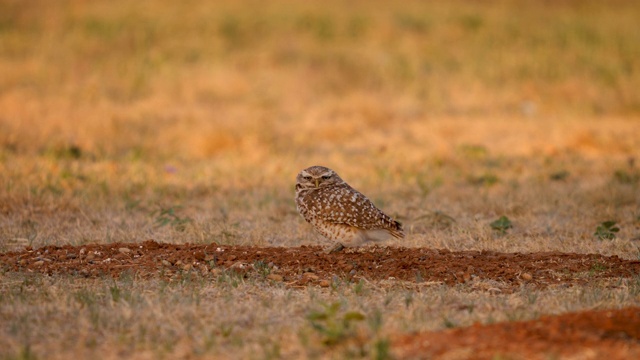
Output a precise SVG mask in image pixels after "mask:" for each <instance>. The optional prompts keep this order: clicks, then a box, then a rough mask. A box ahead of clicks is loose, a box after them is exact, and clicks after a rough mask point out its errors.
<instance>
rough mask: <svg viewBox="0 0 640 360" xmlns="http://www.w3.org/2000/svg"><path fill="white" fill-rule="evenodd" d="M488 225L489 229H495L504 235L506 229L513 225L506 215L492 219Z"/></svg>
mask: <svg viewBox="0 0 640 360" xmlns="http://www.w3.org/2000/svg"><path fill="white" fill-rule="evenodd" d="M489 226H490V227H491V229H493V230H495V231H497V232H498V233H499V234H500V235H504V234H505V233H506V232H507V230H509V229H511V228H512V227H513V224H512V223H511V220H509V218H508V217H506V216H504V215H503V216H500V217H499V218H498V219H497V220H495V221H492V222H491V223H490V224H489Z"/></svg>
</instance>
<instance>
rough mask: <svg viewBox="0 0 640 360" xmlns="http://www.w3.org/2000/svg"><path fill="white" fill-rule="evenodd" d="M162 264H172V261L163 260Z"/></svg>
mask: <svg viewBox="0 0 640 360" xmlns="http://www.w3.org/2000/svg"><path fill="white" fill-rule="evenodd" d="M162 265H164V266H171V263H170V262H169V261H168V260H162Z"/></svg>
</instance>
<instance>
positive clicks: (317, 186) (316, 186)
mask: <svg viewBox="0 0 640 360" xmlns="http://www.w3.org/2000/svg"><path fill="white" fill-rule="evenodd" d="M318 181H319V180H318V179H316V188H317V187H318Z"/></svg>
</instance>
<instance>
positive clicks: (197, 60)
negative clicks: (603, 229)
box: [0, 0, 640, 252]
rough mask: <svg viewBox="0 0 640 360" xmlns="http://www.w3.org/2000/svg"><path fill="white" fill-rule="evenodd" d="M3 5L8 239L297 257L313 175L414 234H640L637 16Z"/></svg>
mask: <svg viewBox="0 0 640 360" xmlns="http://www.w3.org/2000/svg"><path fill="white" fill-rule="evenodd" d="M0 4H1V7H2V11H0V172H1V173H2V176H1V177H0V186H1V188H0V213H2V214H3V216H2V222H3V224H2V225H3V226H2V234H1V236H2V237H3V238H7V239H29V241H30V242H31V243H33V244H36V245H37V244H43V243H49V242H72V243H82V242H87V241H115V240H122V241H126V240H143V239H144V238H145V237H155V238H158V240H165V241H194V239H196V240H197V241H236V242H248V243H265V242H266V243H272V244H297V243H300V241H306V240H302V239H308V238H309V236H310V234H311V233H310V231H309V230H310V229H309V228H306V227H301V225H302V222H301V221H300V219H299V218H298V217H297V214H296V213H295V208H294V206H293V202H292V196H293V195H292V192H293V190H292V188H293V181H294V178H295V174H296V173H297V172H298V171H299V170H300V169H301V168H304V167H306V166H309V165H315V164H324V165H327V166H330V167H332V168H334V169H335V170H337V171H338V172H339V173H340V174H341V175H342V176H343V178H345V179H347V181H349V182H350V183H352V184H353V185H355V186H356V187H359V188H360V189H362V191H363V192H364V193H366V194H367V195H369V196H370V197H372V199H373V200H374V201H375V202H376V203H378V204H379V205H381V206H383V207H385V208H386V209H387V210H388V211H389V212H391V213H393V214H395V215H397V216H399V217H400V218H401V219H402V220H403V221H405V222H407V223H408V225H409V226H414V225H415V226H414V227H413V229H414V232H415V234H422V235H424V234H425V233H428V232H430V231H433V230H431V229H432V228H433V227H434V226H433V225H434V224H432V223H427V224H422V225H420V224H418V223H413V222H414V220H415V219H419V218H424V216H425V215H424V214H425V213H426V212H428V211H432V210H439V211H445V212H446V213H447V214H449V215H451V216H452V217H453V218H455V219H457V220H458V224H459V225H460V227H461V230H460V231H461V232H458V233H455V234H453V235H452V234H450V233H449V234H448V235H446V237H443V234H439V233H433V234H432V235H433V236H434V238H435V237H438V238H440V239H443V238H445V239H446V238H448V239H449V240H451V238H456V237H457V238H463V239H467V240H468V241H470V242H473V238H474V237H476V236H477V234H473V230H469V229H474V228H473V226H474V225H473V224H475V222H477V221H479V220H481V221H484V220H485V219H489V218H492V217H494V216H496V215H499V214H504V213H508V214H510V215H511V216H512V217H513V216H514V215H515V216H520V221H521V222H520V225H521V227H520V228H521V229H523V230H522V231H523V232H527V231H529V232H531V231H533V232H534V233H535V234H536V236H545V237H551V238H553V237H554V236H558V235H557V233H556V232H555V231H560V232H561V233H562V234H564V235H566V236H567V237H568V238H573V239H581V238H584V237H588V236H590V235H591V233H592V232H593V228H594V226H595V225H596V224H599V223H600V222H602V221H605V220H608V219H609V218H610V217H611V218H615V219H617V220H618V221H620V222H624V223H625V224H627V225H631V226H625V227H624V228H623V231H622V232H621V235H623V237H626V238H627V239H629V238H633V237H634V236H635V234H636V229H637V223H638V221H639V220H638V218H637V216H638V210H637V208H638V202H639V200H638V198H637V189H638V181H639V180H638V178H639V176H640V175H638V171H637V168H636V167H635V159H636V158H637V156H638V155H639V152H640V150H639V148H640V145H639V144H638V135H637V134H640V122H638V118H639V115H640V92H638V91H637V84H640V72H639V69H640V32H638V30H637V28H638V27H637V19H639V18H640V7H639V6H637V3H636V2H635V1H614V2H607V3H604V2H600V1H544V2H540V1H506V0H505V1H477V2H476V1H474V2H472V1H450V2H423V1H407V2H403V3H402V4H390V3H387V2H384V1H373V2H371V1H350V2H346V1H329V2H322V3H314V2H297V1H274V2H269V3H264V2H258V1H238V2H200V1H180V2H174V1H137V2H130V1H80V0H76V1H44V0H43V1H2V2H1V3H0ZM541 194H543V195H541ZM567 194H569V195H567ZM558 203H561V204H560V205H558ZM171 209H173V210H172V211H173V212H171V211H169V210H171ZM178 209H181V210H178ZM170 213H172V214H177V215H175V216H177V217H178V219H177V220H176V219H175V218H172V217H171V216H173V215H167V214H170ZM163 214H164V215H163ZM541 214H542V215H541ZM163 216H165V217H166V216H169V217H170V218H171V219H173V220H175V222H174V223H173V224H182V225H184V224H185V223H189V224H191V225H190V226H191V227H192V228H194V229H196V230H194V232H193V233H189V234H188V235H187V236H183V234H181V233H167V234H165V235H162V231H163V230H164V229H165V228H166V227H163V228H161V229H158V227H157V223H158V222H160V223H161V224H162V223H165V224H166V221H165V222H163V221H162V217H163ZM158 219H160V220H158ZM465 219H466V222H465ZM165 220H166V219H165ZM180 220H185V222H180ZM577 220H579V221H586V224H579V225H578V227H574V226H576V225H575V222H576V221H577ZM154 224H156V226H155V227H154ZM182 225H180V226H179V227H180V228H183V230H184V226H182ZM299 226H300V228H299ZM532 229H534V230H532ZM549 229H556V230H553V231H552V230H549ZM558 229H560V230H558ZM469 231H471V233H472V234H471V235H469ZM274 233H277V235H274ZM225 234H226V235H225ZM436 235H437V236H436ZM520 235H522V234H520ZM564 235H563V236H564ZM274 236H275V238H273V237H274ZM269 237H271V238H269ZM230 238H231V240H229V239H230ZM416 239H417V240H416V244H422V245H425V244H429V243H425V239H424V238H421V237H416ZM316 240H317V239H312V241H316ZM537 240H539V239H538V238H537V237H536V238H535V239H534V240H533V241H537ZM556 240H557V239H555V240H554V241H556ZM440 241H444V240H440ZM576 241H582V240H576ZM463 242H464V241H463ZM545 244H546V243H545ZM431 245H438V246H443V244H442V243H441V242H440V243H435V244H433V243H431ZM444 245H445V246H446V244H444ZM452 246H454V247H455V246H457V245H452ZM469 246H471V247H473V246H472V245H469V244H467V245H460V247H462V248H466V247H469ZM625 246H630V245H628V244H627V245H625ZM525 248H526V245H525ZM623 248H624V249H628V247H623ZM512 249H513V248H512ZM517 249H519V248H517ZM616 251H623V252H624V251H627V250H620V249H618V250H616Z"/></svg>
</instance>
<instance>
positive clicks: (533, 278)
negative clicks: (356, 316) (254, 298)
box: [0, 240, 640, 292]
mask: <svg viewBox="0 0 640 360" xmlns="http://www.w3.org/2000/svg"><path fill="white" fill-rule="evenodd" d="M0 264H2V266H3V267H4V268H5V270H10V271H25V272H38V273H45V274H72V275H79V276H86V277H97V276H105V275H109V276H113V277H117V276H120V274H122V273H123V272H125V271H126V272H128V273H130V274H134V275H135V276H141V277H150V276H168V277H174V276H180V275H184V274H185V273H197V274H200V275H204V276H211V275H215V274H218V273H219V272H220V271H223V270H226V269H230V270H232V271H236V272H240V273H241V274H244V275H245V276H252V275H262V276H265V277H267V276H268V278H269V279H271V280H275V281H284V282H285V283H287V284H288V285H290V286H306V285H315V284H317V285H321V286H328V285H329V284H330V283H331V282H332V281H334V280H336V279H339V280H341V281H353V280H358V279H360V278H364V279H367V280H388V279H391V280H401V281H405V282H412V283H428V284H431V283H439V282H441V283H445V284H449V285H451V284H455V283H465V282H470V283H474V284H477V283H479V282H481V281H482V280H495V281H497V282H498V283H497V284H498V285H496V286H500V287H501V289H498V290H497V291H502V292H505V291H507V292H508V291H512V290H514V289H517V288H519V287H520V286H522V285H528V286H533V287H545V286H547V285H550V284H558V283H567V284H576V283H586V282H587V281H593V280H596V279H603V278H618V277H631V276H634V275H636V274H639V273H640V261H629V260H623V259H620V258H619V257H617V256H612V257H607V256H601V255H580V254H562V253H532V254H519V253H496V252H490V251H463V252H451V251H447V250H432V249H424V248H402V247H377V246H372V247H364V248H359V249H347V250H345V251H343V252H341V253H335V254H325V253H324V252H323V250H322V249H321V248H320V247H317V246H302V247H295V248H283V247H266V248H260V247H250V246H222V245H216V244H209V245H191V244H185V245H175V244H161V243H157V242H155V241H152V240H149V241H145V242H143V243H139V244H120V243H115V244H92V245H84V246H80V247H73V246H46V247H43V248H39V249H29V248H27V249H26V250H24V251H21V252H9V253H4V254H0ZM478 280H480V281H478ZM485 290H487V289H485Z"/></svg>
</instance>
